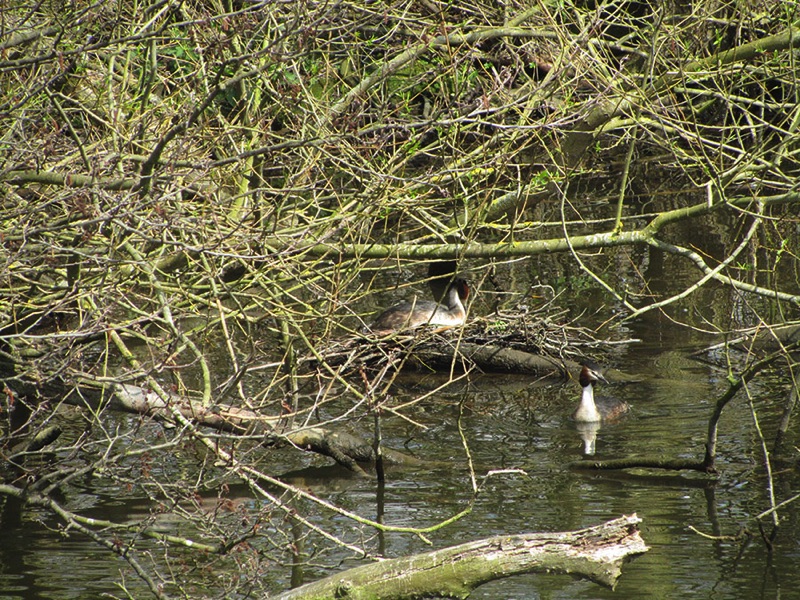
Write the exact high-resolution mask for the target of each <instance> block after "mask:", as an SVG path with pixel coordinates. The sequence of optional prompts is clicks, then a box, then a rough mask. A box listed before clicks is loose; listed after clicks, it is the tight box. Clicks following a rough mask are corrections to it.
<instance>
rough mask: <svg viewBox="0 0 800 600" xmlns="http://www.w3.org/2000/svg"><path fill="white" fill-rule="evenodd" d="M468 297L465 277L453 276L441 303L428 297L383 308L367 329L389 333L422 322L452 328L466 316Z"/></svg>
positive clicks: (410, 327)
mask: <svg viewBox="0 0 800 600" xmlns="http://www.w3.org/2000/svg"><path fill="white" fill-rule="evenodd" d="M467 298H469V285H467V282H466V280H465V279H461V278H457V279H454V280H453V281H452V282H451V283H450V285H449V286H448V287H447V294H446V295H445V297H444V298H443V300H442V302H441V303H438V302H432V301H431V300H418V299H416V298H414V299H413V300H411V301H410V302H402V303H400V304H395V305H394V306H392V307H390V308H387V309H386V310H385V311H383V312H382V313H381V314H380V315H379V316H378V318H377V319H375V322H374V323H373V324H372V326H371V327H370V329H371V330H372V331H373V332H374V333H380V334H384V333H389V332H391V331H398V330H400V329H415V328H416V327H421V326H422V325H439V326H445V327H453V326H455V325H461V324H463V323H464V321H465V320H466V318H467V311H466V309H465V308H464V303H465V302H466V301H467Z"/></svg>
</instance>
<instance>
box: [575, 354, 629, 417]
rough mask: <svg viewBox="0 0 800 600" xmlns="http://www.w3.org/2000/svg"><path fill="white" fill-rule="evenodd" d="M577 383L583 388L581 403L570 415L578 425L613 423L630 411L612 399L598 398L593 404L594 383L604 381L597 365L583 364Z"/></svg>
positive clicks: (623, 403)
mask: <svg viewBox="0 0 800 600" xmlns="http://www.w3.org/2000/svg"><path fill="white" fill-rule="evenodd" d="M578 381H579V382H580V384H581V387H582V388H583V392H582V393H581V403H580V404H579V405H578V408H577V410H575V412H574V413H573V414H572V418H573V419H575V420H576V421H578V422H579V423H599V422H601V421H613V420H614V419H616V418H618V417H620V416H621V415H623V414H625V413H626V412H628V410H630V407H629V406H628V405H627V404H626V403H625V402H622V401H620V400H615V399H613V398H599V399H598V400H597V402H595V399H594V386H593V384H594V382H595V381H606V378H605V377H603V374H602V373H601V372H600V370H599V369H598V368H597V365H595V364H593V363H586V364H584V365H583V368H581V374H580V376H579V377H578ZM606 383H608V382H606Z"/></svg>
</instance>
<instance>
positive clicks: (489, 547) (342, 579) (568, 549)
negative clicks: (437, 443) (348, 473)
mask: <svg viewBox="0 0 800 600" xmlns="http://www.w3.org/2000/svg"><path fill="white" fill-rule="evenodd" d="M640 522H641V520H640V519H639V518H638V517H637V516H636V515H630V516H623V517H620V518H618V519H614V520H613V521H608V522H607V523H603V524H602V525H597V526H595V527H589V528H587V529H581V530H578V531H566V532H560V533H525V534H519V535H498V536H494V537H490V538H485V539H482V540H477V541H474V542H468V543H466V544H460V545H458V546H451V547H449V548H443V549H441V550H434V551H432V552H425V553H422V554H416V555H413V556H408V557H403V558H395V559H391V560H385V561H382V562H377V563H373V564H369V565H364V566H360V567H356V568H353V569H350V570H348V571H345V572H343V573H339V574H337V575H332V576H330V577H327V578H325V579H322V580H320V581H317V582H314V583H310V584H307V585H304V586H301V587H299V588H297V589H295V590H291V591H289V592H286V593H284V594H281V595H279V596H277V598H278V600H310V599H311V598H314V599H315V600H323V599H331V600H333V599H336V598H358V599H373V600H405V599H409V598H423V597H424V598H429V597H447V598H466V597H467V596H469V594H470V593H471V592H472V591H473V590H474V589H475V588H477V587H478V586H480V585H482V584H484V583H487V582H489V581H493V580H495V579H501V578H504V577H510V576H512V575H520V574H523V573H568V574H571V575H577V576H580V577H585V578H587V579H590V580H592V581H594V582H596V583H599V584H601V585H604V586H607V587H609V588H612V589H613V588H614V586H615V585H616V583H617V580H618V579H619V577H620V575H621V574H622V565H623V564H624V562H625V561H626V560H628V559H630V558H631V557H633V556H636V555H638V554H642V553H643V552H646V551H647V550H648V548H647V546H646V545H645V543H644V540H642V538H641V536H640V535H639V529H638V527H637V524H638V523H640Z"/></svg>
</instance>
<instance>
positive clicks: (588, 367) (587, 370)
mask: <svg viewBox="0 0 800 600" xmlns="http://www.w3.org/2000/svg"><path fill="white" fill-rule="evenodd" d="M578 381H579V382H580V384H581V387H586V386H589V385H592V384H593V383H595V382H597V381H603V382H605V383H608V381H607V380H606V378H605V377H603V373H602V372H601V371H600V367H598V366H597V365H596V364H594V363H593V362H589V361H587V362H586V363H584V364H583V367H582V368H581V374H580V375H579V376H578Z"/></svg>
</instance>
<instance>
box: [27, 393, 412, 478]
mask: <svg viewBox="0 0 800 600" xmlns="http://www.w3.org/2000/svg"><path fill="white" fill-rule="evenodd" d="M20 385H21V384H20V383H19V382H17V386H18V387H19V386H20ZM23 387H24V388H25V389H24V390H22V389H19V390H17V393H26V394H29V395H33V394H35V393H36V391H37V387H36V386H35V385H34V384H29V385H26V386H23ZM39 390H40V391H41V387H40V388H39ZM47 395H48V397H51V398H55V397H60V398H61V399H62V400H63V401H64V402H65V403H67V404H72V405H75V406H81V407H86V408H89V409H90V410H92V411H93V412H99V411H100V410H102V409H112V410H118V411H122V412H127V413H133V414H138V415H141V416H145V417H149V418H152V419H155V420H158V421H163V422H167V423H175V417H176V413H177V414H178V415H180V416H181V417H183V418H185V419H187V420H189V421H191V422H192V423H195V424H197V425H198V426H201V427H207V428H210V429H215V430H217V431H225V432H228V433H233V434H237V435H256V436H262V437H263V439H264V444H265V445H270V446H280V445H291V446H295V447H297V448H301V449H302V450H306V451H308V452H315V453H317V454H322V455H324V456H328V457H330V458H333V459H334V460H335V461H336V462H337V463H339V464H340V465H342V466H344V467H346V468H348V469H350V470H351V471H354V472H356V473H358V474H361V475H364V474H365V472H364V470H363V468H362V465H365V464H372V463H374V462H375V450H374V448H373V446H372V443H371V442H367V441H365V440H363V439H361V438H360V437H358V436H355V435H352V434H349V433H347V432H344V431H340V430H335V429H331V428H328V427H318V426H315V427H306V428H297V429H294V430H289V431H283V428H284V426H285V425H286V418H285V417H276V416H270V415H263V414H261V413H258V412H256V411H253V410H249V409H247V408H241V407H238V406H230V405H212V406H203V405H202V404H201V403H200V402H196V401H194V400H192V399H191V398H187V397H185V396H181V395H178V394H174V393H170V394H169V396H168V397H167V398H166V399H164V398H162V397H160V396H159V395H158V394H157V393H156V392H155V391H153V390H148V389H146V388H143V387H140V386H136V385H131V384H123V383H118V384H113V383H98V382H93V381H84V382H83V383H82V384H77V385H76V384H67V383H66V382H64V383H63V384H59V383H58V382H56V381H55V380H53V381H51V382H49V383H48V386H47ZM57 433H60V430H57V431H56V429H54V428H50V429H48V430H46V433H42V434H40V436H38V437H37V438H35V440H36V443H37V444H38V445H36V446H31V447H28V448H24V450H25V451H27V452H31V451H33V450H37V449H39V448H40V447H42V446H43V445H45V444H48V443H50V442H52V441H53V439H54V437H57ZM20 450H22V448H20ZM15 451H16V450H15ZM381 452H382V458H383V460H384V461H385V463H387V464H392V465H401V466H418V465H421V464H424V461H421V460H420V459H418V458H416V457H414V456H411V455H409V454H405V453H403V452H399V451H397V450H392V449H390V448H382V449H381Z"/></svg>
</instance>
